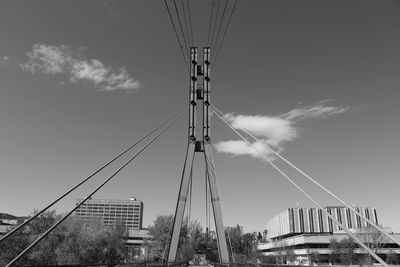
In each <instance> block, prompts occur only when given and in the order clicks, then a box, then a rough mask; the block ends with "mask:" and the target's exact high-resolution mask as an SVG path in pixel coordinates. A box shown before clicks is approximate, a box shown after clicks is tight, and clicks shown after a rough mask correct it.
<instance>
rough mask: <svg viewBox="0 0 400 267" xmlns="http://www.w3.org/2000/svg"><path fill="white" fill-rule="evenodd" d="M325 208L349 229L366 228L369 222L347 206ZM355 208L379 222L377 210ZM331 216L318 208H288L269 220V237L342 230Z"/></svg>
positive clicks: (376, 222)
mask: <svg viewBox="0 0 400 267" xmlns="http://www.w3.org/2000/svg"><path fill="white" fill-rule="evenodd" d="M324 210H325V211H326V212H328V213H329V214H330V215H332V217H333V218H335V219H336V220H337V221H338V222H340V223H341V224H342V225H343V226H345V227H346V228H348V229H355V228H366V227H368V223H367V222H366V221H365V220H363V219H361V218H360V216H357V215H356V214H354V213H353V212H351V210H350V209H349V208H346V207H325V208H324ZM355 210H357V211H358V212H360V213H361V214H362V215H364V216H365V217H367V218H368V219H370V220H371V221H373V222H374V223H375V224H378V216H377V213H376V210H375V209H374V208H370V207H365V208H364V207H355ZM341 230H342V229H341V227H340V226H338V225H337V224H336V223H335V222H334V221H333V220H332V219H331V218H329V217H328V216H327V215H326V214H325V213H324V212H322V210H321V209H318V208H288V209H287V210H285V211H283V212H281V213H280V214H278V215H276V216H274V217H273V218H271V219H270V220H269V221H268V222H267V239H274V238H281V237H284V236H291V235H298V234H304V233H313V234H318V233H321V234H323V233H334V232H338V231H341Z"/></svg>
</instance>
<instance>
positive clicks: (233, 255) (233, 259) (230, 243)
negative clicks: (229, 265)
mask: <svg viewBox="0 0 400 267" xmlns="http://www.w3.org/2000/svg"><path fill="white" fill-rule="evenodd" d="M226 232H227V233H228V241H229V246H230V248H231V254H232V262H233V263H236V261H235V254H233V248H232V242H231V234H230V231H229V229H227V231H226Z"/></svg>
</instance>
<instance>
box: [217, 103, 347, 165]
mask: <svg viewBox="0 0 400 267" xmlns="http://www.w3.org/2000/svg"><path fill="white" fill-rule="evenodd" d="M326 103H327V101H320V102H317V103H316V104H314V105H311V106H306V107H302V108H295V109H293V110H291V111H289V112H287V113H284V114H281V115H277V116H269V115H266V116H263V115H254V116H251V115H235V114H233V113H229V114H226V115H225V116H224V118H225V119H226V120H228V121H229V122H230V123H231V125H232V127H233V128H235V129H237V130H242V131H247V132H249V133H251V134H252V135H254V136H256V137H257V138H259V139H260V140H261V141H262V142H264V143H266V144H267V145H269V146H270V147H271V148H272V149H274V150H275V151H277V152H278V153H279V152H281V151H283V147H282V145H283V144H284V143H286V142H289V141H293V140H294V139H296V138H298V137H299V136H300V133H299V128H298V127H297V125H296V123H298V122H299V121H301V120H305V119H322V118H327V117H330V116H333V115H337V114H341V113H344V112H346V111H348V109H349V108H348V107H335V106H328V105H326ZM252 147H254V148H256V150H257V151H258V152H257V151H255V150H254V149H253V148H252ZM215 148H216V149H217V152H218V153H227V154H230V155H232V156H240V155H250V156H252V157H255V158H261V156H260V155H259V153H261V154H263V155H264V156H267V157H268V158H269V159H270V160H273V159H274V157H273V156H272V154H271V152H270V151H269V150H268V149H267V148H266V147H265V145H264V144H263V143H261V142H258V141H256V142H254V143H252V146H250V145H248V144H247V143H246V142H244V141H242V140H230V141H223V142H219V143H216V144H215Z"/></svg>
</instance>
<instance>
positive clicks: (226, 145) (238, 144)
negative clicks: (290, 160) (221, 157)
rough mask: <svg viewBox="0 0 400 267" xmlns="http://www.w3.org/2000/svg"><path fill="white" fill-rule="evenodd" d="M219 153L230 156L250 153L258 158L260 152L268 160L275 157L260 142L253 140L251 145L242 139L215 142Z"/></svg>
mask: <svg viewBox="0 0 400 267" xmlns="http://www.w3.org/2000/svg"><path fill="white" fill-rule="evenodd" d="M215 148H216V149H217V151H218V152H219V153H226V154H230V155H232V156H241V155H250V156H252V157H253V158H260V157H261V156H260V154H262V155H263V156H265V157H267V158H268V159H269V160H273V159H275V156H274V155H273V154H272V152H271V151H269V150H268V149H267V148H266V147H265V145H264V144H263V143H261V142H254V143H253V144H251V146H250V145H249V144H248V143H246V142H245V141H243V140H229V141H222V142H218V143H216V144H215Z"/></svg>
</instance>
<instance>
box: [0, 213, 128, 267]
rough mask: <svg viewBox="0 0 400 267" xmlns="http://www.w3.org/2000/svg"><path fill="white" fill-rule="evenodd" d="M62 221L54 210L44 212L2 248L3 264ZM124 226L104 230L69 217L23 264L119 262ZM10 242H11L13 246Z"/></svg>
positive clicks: (123, 243) (0, 246)
mask: <svg viewBox="0 0 400 267" xmlns="http://www.w3.org/2000/svg"><path fill="white" fill-rule="evenodd" d="M59 218H61V215H60V214H56V212H55V211H48V212H44V213H43V214H42V215H40V216H39V217H38V218H36V219H35V220H34V221H32V222H31V223H30V224H29V225H28V226H26V227H25V228H24V229H22V230H20V231H19V232H18V233H16V234H15V235H14V236H13V237H11V238H10V239H9V240H6V242H4V243H2V244H1V245H0V250H1V252H2V253H1V254H0V265H1V266H3V265H6V264H7V263H8V262H10V261H11V260H12V259H14V258H15V257H16V256H17V255H18V254H19V253H20V252H21V251H22V250H23V249H25V248H26V247H27V246H28V245H29V244H30V243H32V242H33V241H34V240H36V238H37V237H38V236H40V235H41V234H42V233H43V232H44V231H45V230H47V229H48V228H50V227H51V226H52V225H53V224H54V223H55V222H56V221H58V220H59ZM123 234H124V230H123V227H116V228H114V229H102V228H100V226H99V225H98V224H83V223H82V222H81V221H79V220H77V219H76V218H74V217H70V218H67V220H65V221H64V222H63V223H61V224H60V225H59V226H58V227H57V228H55V229H54V230H53V231H52V232H51V233H50V234H48V235H47V236H46V237H45V238H44V239H43V240H42V241H41V242H39V243H38V245H37V246H35V247H34V248H33V249H32V250H31V251H30V252H28V253H27V254H26V256H24V257H23V258H22V259H20V260H19V261H18V264H20V265H57V264H90V263H117V262H120V261H122V259H123V257H124V251H125V242H124V240H123ZM10 242H11V243H10Z"/></svg>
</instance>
